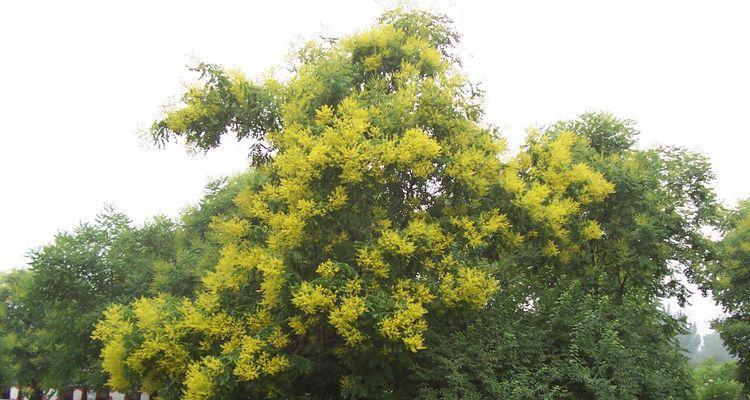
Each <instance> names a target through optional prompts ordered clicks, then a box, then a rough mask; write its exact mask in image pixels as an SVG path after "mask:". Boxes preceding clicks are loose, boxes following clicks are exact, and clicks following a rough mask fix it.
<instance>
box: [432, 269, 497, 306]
mask: <svg viewBox="0 0 750 400" xmlns="http://www.w3.org/2000/svg"><path fill="white" fill-rule="evenodd" d="M498 288H499V284H498V282H497V280H495V279H494V278H492V277H491V276H490V275H488V274H487V273H486V272H484V271H482V270H480V269H478V268H472V267H461V268H459V269H458V272H457V273H456V275H455V276H454V275H453V274H451V273H447V274H445V275H444V276H443V279H442V282H441V284H440V292H441V294H442V296H441V299H442V300H443V301H444V302H445V303H446V304H447V305H448V306H449V307H452V306H455V305H456V304H459V303H464V304H468V305H469V306H470V307H474V308H480V307H484V306H485V305H487V302H488V301H489V300H490V298H491V297H492V295H493V294H495V292H496V291H497V289H498Z"/></svg>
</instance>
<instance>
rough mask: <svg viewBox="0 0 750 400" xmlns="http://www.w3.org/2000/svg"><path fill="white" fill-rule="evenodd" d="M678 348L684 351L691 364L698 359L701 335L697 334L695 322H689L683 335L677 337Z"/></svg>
mask: <svg viewBox="0 0 750 400" xmlns="http://www.w3.org/2000/svg"><path fill="white" fill-rule="evenodd" d="M678 340H679V342H680V347H682V348H683V349H684V350H685V353H686V355H687V356H688V358H689V359H690V361H691V362H694V360H695V358H696V357H698V355H699V352H700V348H701V341H702V339H701V335H700V334H699V333H698V326H697V325H695V322H691V323H690V324H689V325H688V326H687V329H686V330H685V333H683V334H681V335H680V336H678Z"/></svg>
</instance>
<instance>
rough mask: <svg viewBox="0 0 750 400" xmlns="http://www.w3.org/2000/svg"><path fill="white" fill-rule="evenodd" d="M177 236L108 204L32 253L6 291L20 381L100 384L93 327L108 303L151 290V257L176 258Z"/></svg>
mask: <svg viewBox="0 0 750 400" xmlns="http://www.w3.org/2000/svg"><path fill="white" fill-rule="evenodd" d="M173 235H174V225H173V223H172V222H170V221H169V220H167V219H165V218H156V219H154V220H153V221H151V222H149V223H146V224H144V225H143V226H141V227H134V226H132V224H131V222H130V221H129V220H128V218H127V217H126V216H125V215H124V214H122V213H119V212H117V211H115V210H114V209H112V208H107V209H106V210H105V211H104V212H103V213H101V214H99V215H98V216H97V219H96V221H95V222H94V223H92V224H89V223H83V224H80V225H79V226H78V227H76V228H75V229H74V230H72V231H71V232H60V233H58V234H57V235H56V236H55V239H54V241H53V242H52V243H50V244H48V245H46V246H43V247H41V248H40V249H37V250H34V251H32V252H31V254H30V258H31V262H30V268H29V269H28V270H23V271H19V272H16V273H14V274H11V275H8V276H7V277H6V282H7V283H6V284H5V289H4V294H3V297H4V298H5V304H6V312H5V317H4V320H5V324H4V327H5V328H6V329H7V331H9V333H8V334H7V336H6V338H8V340H9V341H10V343H11V345H10V347H11V349H9V351H10V353H11V354H12V357H13V358H14V360H15V366H16V368H17V373H16V376H15V378H16V382H15V383H17V384H21V385H24V386H28V387H32V388H35V389H41V388H44V389H47V388H55V389H64V388H69V387H71V386H77V387H84V388H85V387H87V386H91V387H92V388H100V387H103V386H104V383H105V379H104V377H103V375H102V370H101V367H100V363H99V353H100V352H101V346H100V344H99V343H98V342H95V341H93V340H92V338H91V332H92V331H93V328H94V325H95V323H96V321H97V320H98V319H99V317H100V316H101V314H102V312H103V311H104V309H106V308H107V306H108V305H109V304H112V303H118V302H129V301H132V300H133V299H135V298H138V297H141V296H143V295H145V294H146V293H148V288H149V283H150V281H151V279H152V275H153V274H152V271H153V268H152V265H153V264H154V262H155V261H156V260H161V259H170V258H174V255H173V253H174V246H173V242H174V238H173Z"/></svg>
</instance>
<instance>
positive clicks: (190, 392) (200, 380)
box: [184, 356, 224, 400]
mask: <svg viewBox="0 0 750 400" xmlns="http://www.w3.org/2000/svg"><path fill="white" fill-rule="evenodd" d="M223 370H224V365H223V364H222V362H221V360H219V359H218V358H216V357H213V356H206V357H204V358H203V359H202V360H200V362H196V363H192V364H190V366H189V367H188V370H187V374H186V375H185V397H184V398H185V400H205V399H211V398H214V397H216V393H215V390H216V389H215V387H214V381H215V379H216V377H217V376H218V375H219V374H220V373H221V372H222V371H223Z"/></svg>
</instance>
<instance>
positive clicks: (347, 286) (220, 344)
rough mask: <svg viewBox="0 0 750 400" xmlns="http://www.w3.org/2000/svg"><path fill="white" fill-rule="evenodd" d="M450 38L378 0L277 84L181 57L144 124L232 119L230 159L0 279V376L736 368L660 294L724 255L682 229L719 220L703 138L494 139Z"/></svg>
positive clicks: (159, 383) (370, 388)
mask: <svg viewBox="0 0 750 400" xmlns="http://www.w3.org/2000/svg"><path fill="white" fill-rule="evenodd" d="M457 40H458V35H457V33H456V32H455V31H453V28H452V26H451V24H450V21H449V20H448V19H447V18H445V17H442V16H437V15H432V14H430V13H426V12H404V11H403V10H395V11H392V12H389V13H386V14H385V15H384V16H383V17H382V18H381V19H380V20H379V21H378V23H377V24H376V25H375V26H374V27H372V28H371V29H369V30H366V31H363V32H361V33H358V34H355V35H352V36H349V37H346V38H343V39H341V40H337V41H334V42H312V43H309V44H308V45H306V46H304V47H303V48H302V49H300V51H299V52H298V54H297V58H296V61H295V62H294V63H293V64H292V66H291V77H290V78H289V79H287V80H284V81H277V80H273V79H269V80H266V81H262V82H255V81H252V80H250V79H247V78H246V77H244V76H243V75H242V74H241V73H239V72H236V71H226V70H224V69H222V68H220V67H218V66H215V65H207V64H201V65H199V66H197V68H196V70H197V71H198V72H199V73H200V79H199V81H198V83H197V84H196V85H195V86H194V87H192V88H190V89H189V90H188V91H187V92H186V93H185V94H184V95H183V104H182V105H181V106H180V107H178V108H176V109H171V110H167V113H166V115H165V117H164V118H163V119H162V120H159V121H157V122H156V123H155V124H154V126H153V134H154V138H155V140H156V141H157V142H160V143H166V142H168V141H169V140H171V139H172V138H174V137H177V138H181V139H182V140H184V142H185V143H187V144H188V145H190V146H194V147H196V148H198V149H203V150H209V149H211V148H212V147H215V146H216V145H218V144H219V142H220V140H221V137H222V135H224V134H227V133H232V134H235V135H236V136H237V137H238V138H240V139H242V138H251V139H252V140H254V142H253V143H254V145H253V150H252V165H253V166H252V169H251V170H249V171H248V172H247V173H246V174H244V175H241V176H238V177H234V178H232V179H229V180H226V181H221V182H217V183H216V184H213V185H211V187H210V188H209V191H208V194H207V196H206V197H205V198H204V199H203V200H202V201H201V203H200V204H199V205H198V206H196V207H195V208H193V209H191V210H188V211H187V212H186V213H185V214H184V215H183V217H182V218H181V220H180V221H169V220H167V219H165V218H157V219H154V220H153V221H152V222H149V223H147V224H145V225H143V226H133V224H131V223H130V222H129V221H127V219H126V218H125V217H123V216H122V215H120V214H118V213H115V212H111V211H110V212H107V213H105V214H103V215H102V217H101V218H100V219H99V220H98V221H97V222H96V223H95V224H93V225H82V226H81V227H79V228H78V229H76V230H75V231H73V232H72V233H65V234H60V235H59V236H58V237H57V238H56V240H55V242H54V243H52V244H50V245H49V246H46V247H44V248H43V249H41V250H39V251H37V252H35V253H34V255H33V262H32V265H31V269H30V270H29V271H28V272H24V271H19V272H16V273H14V274H11V275H8V276H6V278H5V282H4V284H3V286H2V290H3V293H2V294H3V298H4V300H5V303H4V304H5V308H4V310H3V311H4V313H5V314H4V317H5V320H6V322H8V324H9V326H10V327H11V328H9V330H8V331H6V335H5V339H6V340H5V341H3V342H0V346H5V347H4V348H5V349H7V350H8V352H5V353H3V354H4V355H9V354H14V355H12V356H10V357H13V358H15V359H16V360H18V363H17V364H16V370H10V371H9V372H7V373H6V374H7V375H8V376H9V377H14V378H13V379H16V381H18V382H24V383H26V384H27V385H33V386H36V387H64V386H66V385H86V384H87V385H91V386H94V387H98V386H101V385H102V383H103V377H102V372H104V373H106V376H107V379H108V380H107V385H108V386H109V387H112V388H114V389H117V390H122V391H126V390H131V389H140V390H146V391H150V392H152V393H154V394H156V395H157V396H158V397H159V398H164V399H179V398H185V399H207V398H222V399H241V398H286V399H291V398H296V399H321V400H323V399H338V398H361V399H415V398H418V399H466V398H468V399H486V398H503V399H690V398H693V397H694V396H696V395H697V396H699V398H710V397H705V396H711V394H710V392H711V391H713V390H717V391H718V390H724V391H727V390H730V389H726V388H730V387H731V390H735V389H736V388H737V387H739V386H737V385H738V384H737V382H735V381H731V379H728V380H727V381H726V385H723V384H722V385H723V386H722V388H719V387H718V385H715V384H713V383H712V384H707V385H702V386H701V385H698V386H697V389H696V386H695V384H694V382H695V379H698V381H700V382H708V381H709V380H711V379H713V378H711V376H713V375H711V374H713V373H714V372H713V370H710V371H709V369H710V368H713V367H710V368H709V366H703V367H701V368H702V369H700V370H699V371H697V372H694V375H695V378H693V377H692V376H691V372H690V370H689V368H688V364H687V358H686V357H685V355H684V354H683V351H682V349H681V348H680V346H679V344H678V341H677V335H678V334H679V333H681V332H683V323H684V321H682V320H681V319H679V318H676V317H673V316H671V315H670V314H668V313H666V312H665V311H664V310H663V309H662V307H661V301H662V300H663V299H664V298H676V299H677V300H678V301H680V302H684V301H685V299H686V296H687V294H688V292H687V289H686V288H685V287H684V285H683V284H682V283H681V281H680V275H685V276H687V277H688V279H689V280H691V281H692V282H695V283H698V284H700V285H702V287H705V288H708V287H709V285H710V284H711V283H712V282H711V281H710V279H711V278H713V277H715V276H717V274H718V273H717V272H716V271H719V270H718V269H717V268H718V267H717V265H718V264H719V263H717V260H719V259H720V257H721V256H722V255H723V254H724V253H725V252H722V251H720V250H721V249H717V247H716V244H715V243H714V242H713V241H712V240H711V239H710V238H709V237H707V236H706V235H705V234H704V232H706V230H707V229H711V228H718V227H720V226H721V222H722V218H721V217H722V209H721V207H720V206H719V205H718V203H717V202H716V199H715V195H714V192H713V190H712V188H711V181H712V179H713V175H712V173H711V169H710V165H709V163H708V162H707V160H706V159H705V158H704V157H702V156H700V155H699V154H695V153H692V152H689V151H686V150H684V149H680V148H673V147H663V148H655V149H646V150H644V149H641V148H639V147H637V146H636V141H637V131H636V129H635V128H634V124H633V122H631V121H625V120H619V119H617V118H615V117H613V116H611V115H608V114H604V113H592V114H585V115H583V116H581V117H580V118H578V119H575V120H573V121H563V122H559V123H557V124H554V125H551V126H549V127H546V128H539V129H536V130H532V131H530V133H529V136H528V138H527V141H526V143H525V144H524V145H523V146H522V147H521V148H520V149H519V150H518V151H513V152H508V151H507V150H506V149H505V143H504V141H503V140H502V138H501V137H500V135H499V133H498V132H497V131H496V130H495V129H493V128H491V127H490V126H488V125H486V124H485V122H484V121H483V120H482V115H483V112H482V104H481V94H480V92H479V91H478V90H476V88H475V86H474V85H472V84H471V83H470V82H469V81H468V80H467V79H466V78H465V77H464V76H463V74H462V73H461V71H460V70H459V69H458V68H457V65H458V64H459V63H457V61H458V60H457V59H456V57H455V56H454V52H453V47H454V46H455V44H456V42H457ZM727 237H728V239H727V246H730V245H732V244H733V243H735V242H734V241H732V240H733V239H731V238H734V237H736V236H732V234H730V235H728V236H727ZM743 240H744V239H743ZM744 243H746V242H744ZM735 246H737V245H736V244H735ZM740 247H741V246H740ZM732 254H735V253H732ZM738 265H739V266H738V267H737V268H742V267H746V266H747V263H745V264H742V263H741V262H740V263H739V264H738ZM722 282H723V281H722ZM727 290H729V289H727ZM722 293H725V292H722ZM726 293H728V292H726ZM723 298H724V297H722V299H723ZM73 316H75V317H76V319H77V321H78V322H77V323H75V324H73V325H71V324H69V323H67V322H66V321H69V320H70V319H71V318H73ZM98 319H99V322H98V323H97V322H96V321H97V320H98ZM95 325H96V327H95ZM726 331H727V329H725V330H723V331H722V333H724V332H726ZM92 335H93V339H94V340H92ZM20 342H23V343H24V344H23V345H18V343H20ZM21 350H23V352H24V353H23V354H19V353H17V352H19V351H21ZM13 352H16V353H13ZM739 353H741V351H739V350H737V351H736V353H735V354H739ZM100 356H101V359H100V361H101V363H99V362H98V360H99V357H100ZM722 373H723V372H722ZM722 376H725V375H722ZM722 379H724V378H722ZM730 381H731V382H730ZM712 382H715V380H714V381H712ZM722 382H724V381H722ZM733 385H734V386H733ZM724 386H726V388H725V387H724ZM731 393H734V392H731ZM701 396H702V397H701Z"/></svg>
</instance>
